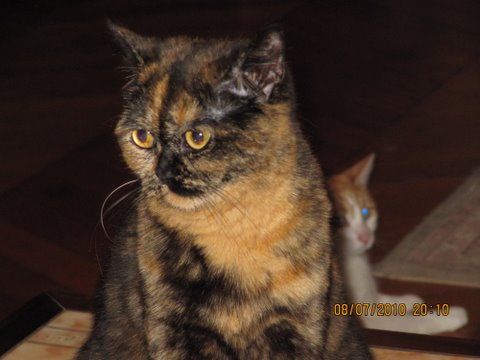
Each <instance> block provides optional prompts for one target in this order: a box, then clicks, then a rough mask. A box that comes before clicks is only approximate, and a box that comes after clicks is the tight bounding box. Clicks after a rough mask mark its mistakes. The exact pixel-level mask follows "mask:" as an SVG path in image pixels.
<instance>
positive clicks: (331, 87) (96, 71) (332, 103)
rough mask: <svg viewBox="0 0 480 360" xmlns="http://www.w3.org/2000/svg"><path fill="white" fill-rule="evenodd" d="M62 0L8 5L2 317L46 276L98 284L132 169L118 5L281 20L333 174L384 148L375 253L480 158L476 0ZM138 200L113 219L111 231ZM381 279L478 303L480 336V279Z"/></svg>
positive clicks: (185, 28)
mask: <svg viewBox="0 0 480 360" xmlns="http://www.w3.org/2000/svg"><path fill="white" fill-rule="evenodd" d="M53 3H54V2H50V1H40V2H35V5H28V2H27V3H24V2H22V3H21V4H20V5H18V4H17V5H13V4H12V5H10V6H9V7H6V9H5V11H3V12H2V14H1V15H0V19H1V22H0V33H1V34H2V35H0V41H1V44H0V53H1V54H2V56H1V60H0V64H1V67H0V72H1V75H2V76H1V78H0V116H1V121H0V131H1V139H2V142H1V145H0V146H1V162H2V167H1V170H0V213H1V219H0V272H1V274H2V275H1V276H0V317H2V316H4V315H6V314H7V313H9V312H10V311H12V310H14V309H15V308H17V307H19V306H20V305H21V304H22V303H23V302H25V301H26V300H28V299H29V298H31V297H33V296H34V295H35V294H37V293H38V292H41V291H44V290H48V291H52V292H54V293H57V294H63V295H62V296H63V297H64V298H69V299H71V297H69V296H68V295H73V296H75V297H79V298H80V299H89V298H91V295H92V292H93V290H94V286H95V282H96V280H97V278H98V275H99V270H98V269H99V267H98V263H99V262H100V263H101V262H102V260H103V256H102V255H103V254H104V253H105V250H106V249H108V246H109V241H108V240H107V239H106V237H105V236H104V235H103V234H102V232H101V231H99V229H98V227H96V225H98V215H99V210H100V205H101V203H102V200H103V199H104V198H105V196H106V195H107V194H108V193H109V192H110V190H112V189H113V188H115V187H116V186H118V185H120V184H122V183H123V182H125V181H127V180H129V179H132V176H131V175H130V174H129V173H128V171H127V170H126V169H125V166H124V165H123V164H122V163H121V161H120V158H119V154H118V151H117V148H116V145H115V143H114V139H113V136H112V127H113V124H114V123H115V119H116V118H117V116H118V114H119V112H120V107H121V104H120V92H119V91H120V88H121V86H122V83H123V79H122V74H121V72H120V71H118V70H117V67H118V65H119V59H118V57H115V56H112V54H113V53H114V51H113V50H112V47H111V46H110V40H109V38H108V34H107V31H106V27H105V18H106V17H110V18H111V19H113V20H114V21H118V22H120V23H122V24H124V25H127V26H129V27H131V28H133V29H135V30H137V31H139V32H142V33H146V34H157V35H159V36H166V35H171V34H179V33H186V34H196V35H205V36H210V35H216V36H225V35H231V36H234V35H241V34H252V33H253V32H254V31H255V29H258V28H260V27H261V26H262V25H263V24H266V23H270V22H281V23H283V25H284V27H285V33H286V37H287V41H288V61H289V63H290V66H291V67H292V69H293V71H294V74H295V75H296V83H297V88H298V102H299V108H300V117H301V119H302V122H303V124H304V130H305V132H306V134H307V136H308V138H309V139H310V141H311V143H312V146H313V148H314V150H315V152H316V154H317V155H318V158H319V160H320V162H321V163H322V165H323V167H324V169H325V172H326V173H327V174H331V173H333V172H335V171H338V170H341V169H342V168H344V167H346V166H348V165H349V164H351V163H353V162H354V161H356V160H357V159H359V158H360V157H362V156H363V155H365V154H366V153H368V152H370V151H375V152H376V153H377V154H378V162H377V169H376V172H375V176H374V178H373V183H372V189H373V192H374V195H375V197H376V199H377V201H378V205H379V208H380V213H381V222H380V228H379V231H378V243H377V245H376V246H375V248H374V249H373V252H372V259H373V260H374V261H378V260H380V259H381V258H382V257H383V256H384V255H385V254H386V253H387V252H388V251H389V250H390V249H391V248H392V247H393V246H395V244H397V243H398V242H399V241H400V240H401V239H402V237H403V236H404V235H405V234H407V233H408V232H410V231H411V230H412V228H413V227H414V226H415V225H416V224H418V223H419V222H420V221H421V219H422V217H423V216H425V215H426V214H428V213H429V212H430V211H431V210H432V209H433V208H434V207H435V206H436V205H437V204H439V203H440V202H441V201H442V200H443V199H444V198H445V197H446V196H447V195H448V194H449V193H450V192H451V191H453V190H454V189H455V187H456V186H458V185H459V184H460V183H461V182H462V180H463V179H464V178H465V177H466V176H467V175H468V174H469V173H470V171H471V170H472V169H473V168H475V167H477V166H479V165H480V141H479V138H480V21H479V20H480V2H478V1H476V0H458V1H457V0H455V1H453V0H452V1H446V0H436V1H434V0H426V1H421V2H418V1H413V0H406V1H403V0H402V1H400V0H398V1H380V0H378V1H373V0H369V1H359V2H356V5H350V4H349V3H350V2H347V1H319V2H312V1H301V0H291V1H283V2H273V1H272V2H269V1H263V2H262V1H256V2H247V1H237V2H222V3H221V4H222V5H218V4H216V2H215V1H209V2H206V3H205V4H204V5H203V6H201V7H199V6H198V5H193V2H192V3H191V2H189V1H181V2H174V1H171V2H168V1H167V2H165V3H164V4H161V5H159V4H158V2H153V1H152V2H148V1H141V2H136V5H135V6H133V5H129V4H128V2H127V1H119V2H111V1H107V0H104V1H97V2H91V3H90V4H89V5H88V6H87V5H85V3H84V4H83V5H82V4H80V2H74V3H69V4H68V5H67V3H64V4H63V5H58V4H55V5H53ZM155 3H157V5H154V4H155ZM127 208H128V202H127V203H126V204H125V205H124V206H123V207H119V209H117V210H116V213H115V214H111V215H110V216H109V217H108V226H109V229H110V230H111V231H112V232H114V231H115V227H116V226H118V224H119V223H120V221H121V217H122V214H123V213H125V211H126V210H127ZM97 255H98V256H97ZM479 276H480V274H479ZM381 286H382V288H383V289H384V290H386V291H390V292H398V293H401V292H405V291H408V292H418V294H420V295H422V296H423V297H425V298H426V299H427V300H428V301H432V302H450V303H452V304H458V305H463V306H466V307H467V308H468V310H469V312H470V318H471V321H470V324H469V325H468V326H467V327H465V328H464V329H462V330H460V331H458V332H456V333H455V334H453V335H454V336H458V337H465V338H474V339H480V311H478V310H477V309H478V307H479V305H480V290H479V289H471V288H462V287H452V286H449V287H448V286H439V285H424V284H416V283H403V282H394V281H386V280H384V281H382V282H381ZM67 301H68V300H67Z"/></svg>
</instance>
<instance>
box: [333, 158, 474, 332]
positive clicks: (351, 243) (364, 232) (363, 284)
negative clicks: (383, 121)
mask: <svg viewBox="0 0 480 360" xmlns="http://www.w3.org/2000/svg"><path fill="white" fill-rule="evenodd" d="M374 159H375V155H374V154H370V155H368V156H366V157H365V158H363V159H362V160H360V161H359V162H358V163H356V164H355V165H353V166H352V167H350V168H348V169H347V170H345V171H343V172H342V173H340V174H337V175H335V176H333V177H332V178H331V179H330V180H329V188H330V191H331V196H332V198H333V200H334V201H333V202H334V205H335V206H334V208H335V212H336V216H338V217H339V218H340V224H339V228H338V233H337V241H339V242H341V244H340V246H341V248H342V263H343V269H344V274H345V282H346V285H347V289H348V291H349V293H350V295H351V298H352V300H353V302H355V303H377V304H378V303H396V304H400V303H403V304H405V305H406V309H407V310H408V312H407V314H406V315H405V316H362V317H361V320H362V322H363V324H364V325H365V326H366V327H368V328H373V329H382V330H391V331H401V332H410V333H418V334H437V333H441V332H445V331H454V330H456V329H458V328H460V327H462V326H463V325H465V324H466V323H467V321H468V316H467V313H466V311H465V309H464V308H462V307H459V306H452V307H451V308H450V313H449V314H448V316H437V315H436V314H427V315H426V316H413V314H412V313H411V310H412V308H413V304H415V303H418V304H421V303H424V301H423V300H422V298H420V297H419V296H417V295H413V294H404V295H387V294H383V293H381V292H379V291H378V289H377V284H376V281H375V278H374V277H373V274H372V270H371V268H370V262H369V260H368V255H367V251H368V250H369V249H370V248H371V247H372V246H373V244H374V242H375V230H376V228H377V221H378V212H377V207H376V205H375V202H374V200H373V198H372V196H371V194H370V192H369V191H368V187H367V186H368V181H369V178H370V174H371V172H372V169H373V163H374ZM439 300H440V299H439ZM439 302H440V301H439Z"/></svg>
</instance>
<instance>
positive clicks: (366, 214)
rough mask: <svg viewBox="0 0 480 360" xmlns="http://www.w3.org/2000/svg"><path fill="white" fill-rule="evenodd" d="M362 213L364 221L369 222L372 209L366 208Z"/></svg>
mask: <svg viewBox="0 0 480 360" xmlns="http://www.w3.org/2000/svg"><path fill="white" fill-rule="evenodd" d="M361 212H362V218H363V220H367V219H368V218H369V217H370V209H369V208H366V207H364V208H362V210H361Z"/></svg>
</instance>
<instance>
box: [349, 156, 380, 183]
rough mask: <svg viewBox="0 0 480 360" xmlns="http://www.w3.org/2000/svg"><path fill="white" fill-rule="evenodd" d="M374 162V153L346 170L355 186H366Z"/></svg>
mask: <svg viewBox="0 0 480 360" xmlns="http://www.w3.org/2000/svg"><path fill="white" fill-rule="evenodd" d="M374 162H375V153H371V154H369V155H367V156H366V157H364V158H363V159H362V160H360V161H359V162H357V163H356V164H355V165H353V166H352V167H351V168H350V169H348V170H347V172H348V173H349V175H350V176H351V178H352V179H353V181H354V182H355V184H357V185H360V186H365V187H366V186H367V185H368V181H369V180H370V175H371V174H372V170H373V165H374Z"/></svg>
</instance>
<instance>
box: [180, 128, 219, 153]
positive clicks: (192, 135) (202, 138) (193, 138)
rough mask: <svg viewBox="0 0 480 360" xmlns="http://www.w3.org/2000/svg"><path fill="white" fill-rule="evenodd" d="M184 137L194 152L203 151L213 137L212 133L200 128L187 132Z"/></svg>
mask: <svg viewBox="0 0 480 360" xmlns="http://www.w3.org/2000/svg"><path fill="white" fill-rule="evenodd" d="M184 136H185V142H186V143H187V145H188V146H190V147H191V148H192V149H194V150H201V149H203V148H204V147H205V146H206V145H207V144H208V142H209V141H210V138H211V137H212V135H211V133H210V131H208V130H206V129H200V128H198V129H190V130H187V131H186V132H185V135H184Z"/></svg>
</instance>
